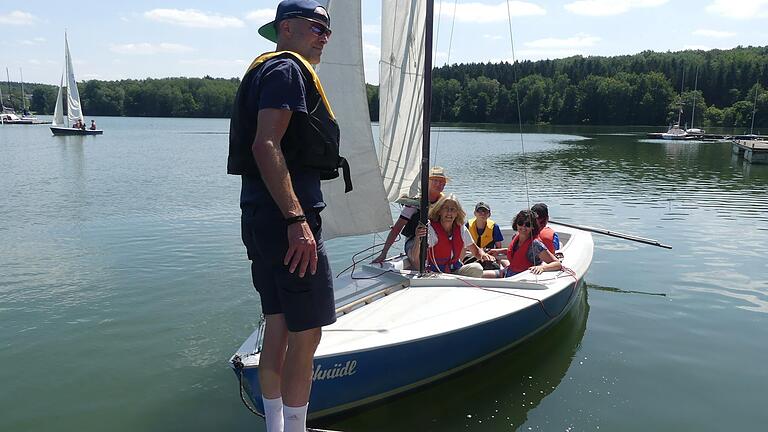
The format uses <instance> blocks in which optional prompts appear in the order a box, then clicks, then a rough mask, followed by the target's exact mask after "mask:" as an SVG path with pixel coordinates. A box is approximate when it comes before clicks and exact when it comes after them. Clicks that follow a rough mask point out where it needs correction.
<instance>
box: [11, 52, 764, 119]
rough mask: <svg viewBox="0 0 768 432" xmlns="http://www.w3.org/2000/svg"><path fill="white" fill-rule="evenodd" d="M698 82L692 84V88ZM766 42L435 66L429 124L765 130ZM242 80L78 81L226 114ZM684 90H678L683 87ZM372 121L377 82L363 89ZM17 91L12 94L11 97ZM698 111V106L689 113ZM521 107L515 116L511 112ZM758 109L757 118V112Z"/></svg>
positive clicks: (45, 99)
mask: <svg viewBox="0 0 768 432" xmlns="http://www.w3.org/2000/svg"><path fill="white" fill-rule="evenodd" d="M694 83H695V89H694ZM766 83H768V47H746V48H745V47H738V48H734V49H730V50H710V51H682V52H666V53H658V52H652V51H646V52H642V53H639V54H635V55H624V56H614V57H582V56H574V57H569V58H565V59H557V60H541V61H523V62H518V63H516V64H515V65H514V66H513V65H512V64H510V63H505V62H501V63H469V64H454V65H446V66H442V67H439V68H436V69H435V70H434V77H433V88H432V101H433V105H432V120H433V121H438V122H466V123H478V122H482V123H517V121H518V116H519V118H520V119H521V120H522V122H523V123H527V124H538V123H546V124H588V125H627V124H634V125H660V124H669V123H670V122H676V121H677V118H678V114H679V112H680V110H681V109H682V110H683V117H682V123H687V122H691V114H692V113H694V112H695V118H694V119H693V123H694V124H695V125H696V126H700V125H703V126H723V127H737V128H740V127H745V126H749V124H750V123H751V121H752V110H753V106H754V101H755V96H756V95H757V111H758V115H756V116H755V126H756V127H766V126H768V92H766V91H765V88H764V86H765V85H766ZM239 84H240V79H239V78H231V79H223V78H212V77H209V76H206V77H204V78H165V79H144V80H120V81H99V80H90V81H84V82H82V83H80V84H79V85H78V88H79V90H80V98H81V101H82V105H83V109H84V110H85V112H86V113H88V114H89V115H107V116H136V117H143V116H153V117H224V118H226V117H229V116H230V114H231V110H232V101H233V100H234V96H235V93H236V91H237V87H238V85H239ZM9 85H10V87H11V88H10V95H11V97H10V99H9V95H8V94H7V93H8V91H7V89H8V87H7V86H3V103H4V105H5V106H14V107H15V108H16V109H17V110H20V108H21V98H20V97H19V95H20V93H21V89H20V86H19V84H18V83H10V84H9ZM681 89H682V91H681ZM25 92H26V93H27V94H28V95H31V96H28V99H29V101H28V103H27V107H29V108H30V109H31V110H32V111H34V112H37V113H41V114H51V113H52V112H53V109H54V106H55V103H56V94H57V92H58V88H57V87H55V86H50V85H44V84H26V85H25ZM366 92H367V97H368V108H369V111H370V114H371V120H374V121H376V120H378V117H379V112H378V111H379V88H378V86H375V85H370V84H369V85H367V86H366ZM13 95H15V97H14V96H13ZM694 108H695V109H694ZM518 112H519V114H518ZM760 113H763V114H764V115H761V114H760Z"/></svg>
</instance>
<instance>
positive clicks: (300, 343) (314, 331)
mask: <svg viewBox="0 0 768 432" xmlns="http://www.w3.org/2000/svg"><path fill="white" fill-rule="evenodd" d="M321 336H322V330H321V328H320V327H316V328H311V329H308V330H303V331H300V332H290V333H289V334H288V348H289V349H295V350H300V351H311V352H312V353H314V352H315V350H316V349H317V346H318V345H319V344H320V337H321Z"/></svg>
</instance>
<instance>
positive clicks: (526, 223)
mask: <svg viewBox="0 0 768 432" xmlns="http://www.w3.org/2000/svg"><path fill="white" fill-rule="evenodd" d="M515 225H517V226H519V227H521V226H524V227H526V228H530V227H531V223H530V222H525V223H523V222H522V221H520V222H515Z"/></svg>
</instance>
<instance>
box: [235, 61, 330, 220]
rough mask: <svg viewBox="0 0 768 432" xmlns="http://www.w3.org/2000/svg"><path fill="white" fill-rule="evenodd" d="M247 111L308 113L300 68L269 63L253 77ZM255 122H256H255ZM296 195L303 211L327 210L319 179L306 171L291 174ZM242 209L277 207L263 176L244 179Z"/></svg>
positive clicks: (291, 64) (291, 62)
mask: <svg viewBox="0 0 768 432" xmlns="http://www.w3.org/2000/svg"><path fill="white" fill-rule="evenodd" d="M246 104H247V106H248V110H249V111H250V112H253V113H258V112H259V110H262V109H267V108H275V109H284V110H289V111H293V112H302V113H306V112H307V101H306V89H305V88H304V78H303V76H302V73H301V69H300V68H299V66H298V65H297V64H296V63H295V62H294V61H293V60H289V59H284V58H279V59H273V60H267V61H266V62H265V63H264V65H262V66H261V68H260V69H259V70H258V71H257V72H256V73H255V74H253V78H252V81H251V87H250V93H249V94H248V95H247V99H246ZM253 121H256V119H255V118H254V119H253ZM290 174H291V183H292V184H293V191H294V193H295V194H296V198H298V200H299V203H300V204H301V207H302V208H304V209H311V208H315V209H322V208H324V207H325V203H324V202H323V193H322V191H321V190H320V176H319V175H318V174H316V173H311V172H307V171H300V170H292V171H291V172H290ZM242 177H243V186H242V189H241V190H240V205H241V206H243V205H249V204H255V205H265V204H266V205H271V206H276V204H275V202H274V200H273V199H272V196H271V195H270V194H269V190H268V189H267V187H266V185H265V184H264V181H263V180H262V179H261V177H260V176H245V175H244V176H242Z"/></svg>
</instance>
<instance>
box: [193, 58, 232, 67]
mask: <svg viewBox="0 0 768 432" xmlns="http://www.w3.org/2000/svg"><path fill="white" fill-rule="evenodd" d="M179 63H181V64H185V65H195V66H232V65H235V66H243V65H245V64H246V63H245V60H241V59H235V60H222V59H208V58H199V59H189V60H181V61H179Z"/></svg>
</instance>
